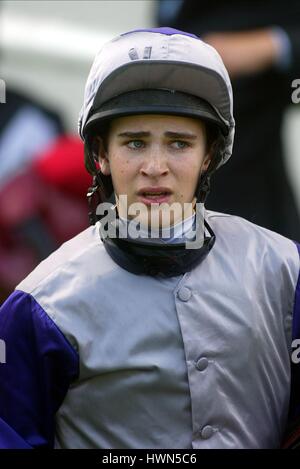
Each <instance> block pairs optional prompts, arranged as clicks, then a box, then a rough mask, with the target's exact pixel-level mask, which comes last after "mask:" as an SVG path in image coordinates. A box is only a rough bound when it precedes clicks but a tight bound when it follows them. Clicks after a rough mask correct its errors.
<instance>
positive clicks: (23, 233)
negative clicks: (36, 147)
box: [0, 136, 92, 298]
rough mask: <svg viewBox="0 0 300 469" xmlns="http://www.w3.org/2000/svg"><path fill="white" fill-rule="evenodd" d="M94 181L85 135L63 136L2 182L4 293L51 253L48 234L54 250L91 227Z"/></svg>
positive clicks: (0, 281)
mask: <svg viewBox="0 0 300 469" xmlns="http://www.w3.org/2000/svg"><path fill="white" fill-rule="evenodd" d="M91 182H92V178H91V176H90V175H89V174H88V173H87V171H86V169H85V167H84V155H83V144H82V142H81V140H79V139H78V138H76V137H73V136H63V137H59V138H58V139H57V140H56V141H55V142H54V144H52V145H51V146H50V147H48V148H47V149H46V151H45V152H42V153H40V155H38V158H37V159H35V162H34V163H33V164H32V165H31V166H30V167H29V168H26V170H24V171H23V172H20V173H18V174H17V175H16V176H15V178H14V179H12V180H10V181H9V182H8V183H7V184H6V185H5V186H2V187H1V188H0V298H1V289H2V291H4V292H6V294H9V293H10V292H11V291H12V290H13V288H14V287H15V286H16V285H17V284H18V283H19V282H20V281H21V280H22V279H23V278H24V277H25V276H26V275H27V274H28V273H29V272H30V271H31V270H32V269H33V268H34V267H35V266H36V265H37V264H38V263H39V262H40V261H41V257H45V252H46V250H47V249H45V250H44V251H43V250H41V249H40V248H41V243H43V241H44V238H45V244H47V243H48V252H47V253H46V255H48V254H50V252H51V251H52V250H53V249H55V248H57V247H59V246H60V245H61V244H62V243H63V242H65V241H67V240H68V239H70V238H72V237H73V236H75V235H76V234H78V233H79V232H80V231H82V230H84V229H85V228H87V227H88V204H87V200H86V193H87V189H88V187H89V186H90V185H91ZM32 222H34V223H32ZM28 225H29V226H30V227H31V228H30V230H31V231H30V230H29V231H28ZM32 226H33V227H37V228H38V230H37V231H36V232H35V233H33V236H32V237H31V238H30V236H31V235H32ZM24 228H25V230H24ZM28 232H29V234H30V236H29V237H28ZM41 238H42V239H41ZM50 246H51V247H50ZM2 296H3V295H2Z"/></svg>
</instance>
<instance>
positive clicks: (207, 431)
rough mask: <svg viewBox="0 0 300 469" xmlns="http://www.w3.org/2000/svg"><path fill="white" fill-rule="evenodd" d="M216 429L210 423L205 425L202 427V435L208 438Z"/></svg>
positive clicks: (204, 438)
mask: <svg viewBox="0 0 300 469" xmlns="http://www.w3.org/2000/svg"><path fill="white" fill-rule="evenodd" d="M213 433H214V429H213V427H211V426H210V425H206V426H205V427H203V428H202V430H201V432H200V435H201V438H203V440H208V439H209V438H211V437H212V436H213Z"/></svg>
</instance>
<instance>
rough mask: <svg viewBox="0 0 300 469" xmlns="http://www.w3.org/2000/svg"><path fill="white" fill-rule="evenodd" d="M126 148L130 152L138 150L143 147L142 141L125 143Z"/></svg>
mask: <svg viewBox="0 0 300 469" xmlns="http://www.w3.org/2000/svg"><path fill="white" fill-rule="evenodd" d="M127 146H128V147H129V148H131V149H132V150H140V149H141V148H143V147H144V142H143V140H130V142H127Z"/></svg>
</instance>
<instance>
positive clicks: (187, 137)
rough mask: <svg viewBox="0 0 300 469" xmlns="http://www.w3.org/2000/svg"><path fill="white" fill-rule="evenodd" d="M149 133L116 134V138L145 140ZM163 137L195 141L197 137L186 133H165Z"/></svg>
mask: <svg viewBox="0 0 300 469" xmlns="http://www.w3.org/2000/svg"><path fill="white" fill-rule="evenodd" d="M150 135H151V134H150V132H121V133H120V134H118V137H127V138H137V139H138V138H145V137H150ZM164 136H165V137H169V138H177V139H184V140H196V138H197V135H195V134H191V133H186V132H171V131H168V132H165V133H164Z"/></svg>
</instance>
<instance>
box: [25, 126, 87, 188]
mask: <svg viewBox="0 0 300 469" xmlns="http://www.w3.org/2000/svg"><path fill="white" fill-rule="evenodd" d="M33 168H34V171H35V172H36V174H38V176H39V177H40V178H41V180H42V181H44V182H45V183H46V184H48V185H50V186H51V187H56V188H57V189H59V190H60V191H62V192H66V193H67V194H69V195H72V194H73V195H75V196H77V197H85V196H86V192H87V188H88V187H89V186H90V185H91V182H92V180H91V179H92V178H91V176H90V175H89V174H88V172H87V170H86V169H85V166H84V152H83V143H82V141H81V140H80V139H79V138H77V137H74V136H69V135H64V136H62V137H60V138H58V139H57V140H56V142H55V144H54V145H52V146H51V147H50V148H48V149H47V150H46V151H45V152H43V153H42V154H41V157H40V158H39V157H38V158H37V159H36V161H35V162H34V164H33Z"/></svg>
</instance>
